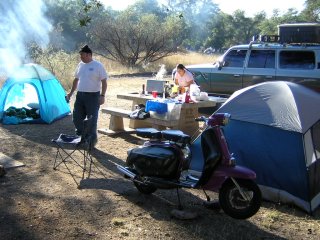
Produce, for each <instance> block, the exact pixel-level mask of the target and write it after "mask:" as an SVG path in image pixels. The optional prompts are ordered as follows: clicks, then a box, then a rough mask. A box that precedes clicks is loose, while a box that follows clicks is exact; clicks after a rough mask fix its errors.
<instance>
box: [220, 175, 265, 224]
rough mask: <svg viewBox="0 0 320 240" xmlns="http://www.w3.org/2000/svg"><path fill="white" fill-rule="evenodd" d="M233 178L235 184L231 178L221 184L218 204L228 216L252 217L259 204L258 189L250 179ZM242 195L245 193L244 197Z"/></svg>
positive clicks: (259, 195) (238, 217)
mask: <svg viewBox="0 0 320 240" xmlns="http://www.w3.org/2000/svg"><path fill="white" fill-rule="evenodd" d="M234 180H235V182H236V183H237V184H235V183H234V182H233V181H232V180H231V179H228V180H227V181H226V182H225V183H224V184H223V185H222V187H221V189H220V191H219V203H220V206H221V208H222V209H223V211H224V212H225V213H226V214H228V215H229V216H230V217H233V218H236V219H246V218H249V217H252V216H253V215H254V214H256V213H257V212H258V210H259V209H260V206H261V192H260V189H259V187H258V185H257V184H256V183H255V182H253V181H252V180H249V179H234ZM237 185H238V186H237ZM239 188H240V189H239ZM243 195H245V198H244V196H243Z"/></svg>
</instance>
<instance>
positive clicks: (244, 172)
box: [212, 166, 257, 179]
mask: <svg viewBox="0 0 320 240" xmlns="http://www.w3.org/2000/svg"><path fill="white" fill-rule="evenodd" d="M212 177H227V178H229V177H233V178H242V179H256V177H257V175H256V173H255V172H254V171H252V170H251V169H249V168H246V167H242V166H234V167H230V166H218V167H217V168H216V169H215V171H214V172H213V174H212Z"/></svg>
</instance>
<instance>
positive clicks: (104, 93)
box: [100, 78, 107, 105]
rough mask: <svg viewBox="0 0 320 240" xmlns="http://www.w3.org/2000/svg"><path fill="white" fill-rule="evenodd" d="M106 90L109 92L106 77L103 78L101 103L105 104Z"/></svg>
mask: <svg viewBox="0 0 320 240" xmlns="http://www.w3.org/2000/svg"><path fill="white" fill-rule="evenodd" d="M106 92H107V79H106V78H105V79H102V80H101V93H100V105H102V104H104V101H105V96H106Z"/></svg>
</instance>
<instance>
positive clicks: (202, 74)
mask: <svg viewBox="0 0 320 240" xmlns="http://www.w3.org/2000/svg"><path fill="white" fill-rule="evenodd" d="M282 26H288V27H291V28H293V27H294V30H295V31H297V29H298V32H299V33H301V32H303V31H301V30H300V29H302V28H301V26H306V25H305V24H290V25H289V24H287V25H280V26H279V27H282ZM315 26H316V27H317V28H316V33H317V34H318V35H317V34H316V35H315V36H316V38H317V39H316V41H319V39H320V24H316V25H315ZM305 34H306V33H305ZM296 35H297V34H296ZM296 35H295V36H296ZM308 36H310V35H308ZM261 38H262V39H261ZM287 38H288V37H287V35H286V39H287ZM270 39H271V40H272V41H271V40H270ZM283 39H285V38H284V37H283ZM280 40H281V35H280V36H262V37H261V36H260V39H259V40H258V41H253V42H251V43H250V44H246V45H238V46H234V47H231V48H230V49H228V50H227V51H226V53H225V54H224V55H223V56H222V57H221V58H220V59H219V60H218V61H217V62H216V63H214V64H200V65H190V66H187V69H188V70H190V71H191V72H193V73H194V75H195V79H196V81H197V83H198V84H199V85H200V87H201V91H206V92H209V93H223V94H232V93H233V92H234V91H236V90H238V89H241V88H244V87H247V86H250V85H253V84H257V83H261V82H265V81H277V80H283V81H292V82H295V83H299V84H303V85H305V86H307V87H309V88H312V89H314V90H315V91H317V92H320V41H319V42H316V43H303V42H302V43H289V44H288V43H281V41H280ZM302 40H303V39H302ZM275 41H276V42H275ZM295 42H297V40H296V39H295ZM308 42H310V39H308Z"/></svg>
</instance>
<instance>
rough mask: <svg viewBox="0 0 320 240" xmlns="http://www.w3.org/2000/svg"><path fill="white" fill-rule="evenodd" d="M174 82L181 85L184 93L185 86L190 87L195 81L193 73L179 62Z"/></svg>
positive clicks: (180, 87)
mask: <svg viewBox="0 0 320 240" xmlns="http://www.w3.org/2000/svg"><path fill="white" fill-rule="evenodd" d="M174 82H175V84H176V85H178V86H179V90H180V91H181V93H184V92H185V88H187V87H190V85H191V84H193V83H194V79H193V75H192V73H191V72H189V71H188V70H187V69H186V67H185V66H183V64H178V65H177V67H176V73H175V75H174Z"/></svg>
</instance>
